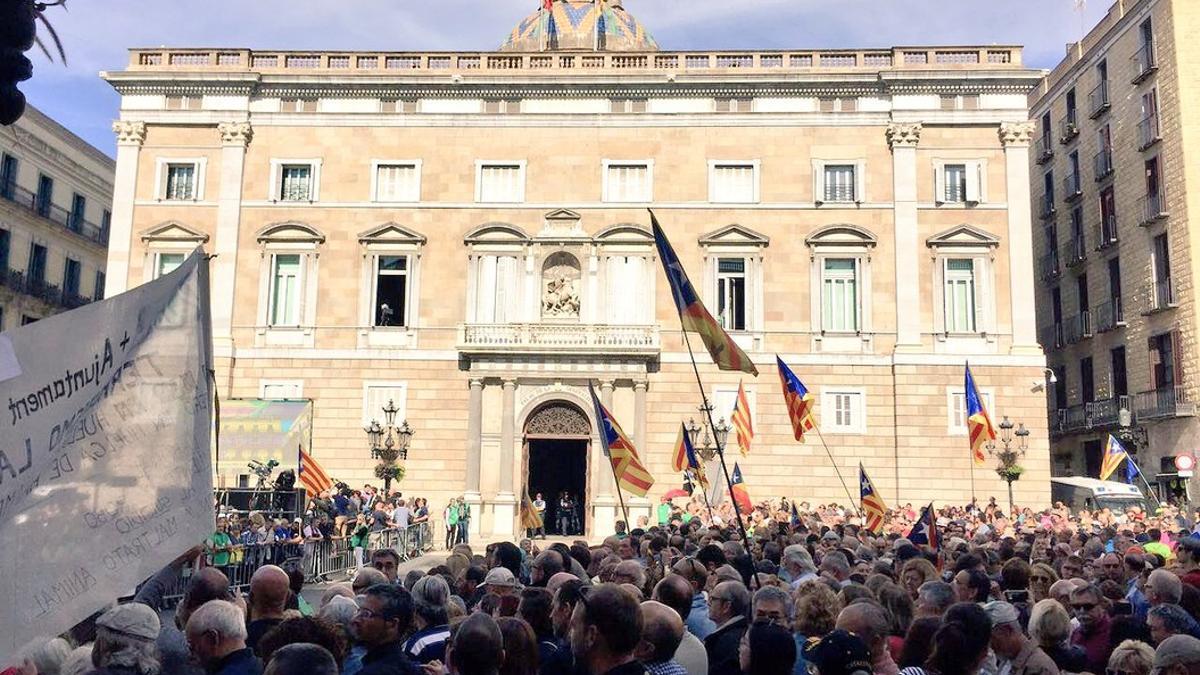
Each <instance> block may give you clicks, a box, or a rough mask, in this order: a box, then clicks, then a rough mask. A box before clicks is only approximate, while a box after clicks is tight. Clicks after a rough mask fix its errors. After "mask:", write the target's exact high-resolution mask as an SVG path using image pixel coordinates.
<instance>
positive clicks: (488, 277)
mask: <svg viewBox="0 0 1200 675" xmlns="http://www.w3.org/2000/svg"><path fill="white" fill-rule="evenodd" d="M477 272H478V274H477V276H478V278H477V280H476V281H477V285H476V290H475V297H476V305H475V320H476V322H477V323H482V324H488V323H508V322H509V321H515V320H517V319H518V317H519V315H520V313H519V311H518V304H517V303H518V298H519V295H518V293H519V284H518V281H517V258H516V256H511V255H488V256H483V257H481V258H480V259H479V267H478V268H477Z"/></svg>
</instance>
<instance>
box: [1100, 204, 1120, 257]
mask: <svg viewBox="0 0 1200 675" xmlns="http://www.w3.org/2000/svg"><path fill="white" fill-rule="evenodd" d="M1118 239H1119V237H1118V233H1117V214H1115V213H1109V214H1107V215H1103V216H1101V217H1100V222H1099V223H1096V250H1097V251H1102V250H1104V249H1106V248H1108V247H1110V246H1116V245H1117V241H1118Z"/></svg>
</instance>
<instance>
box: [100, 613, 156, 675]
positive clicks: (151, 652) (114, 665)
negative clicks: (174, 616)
mask: <svg viewBox="0 0 1200 675" xmlns="http://www.w3.org/2000/svg"><path fill="white" fill-rule="evenodd" d="M160 627H161V625H160V624H159V621H158V614H156V613H155V612H154V610H152V609H150V608H149V607H147V606H145V605H143V604H140V603H136V602H134V603H130V604H127V605H118V606H117V607H114V608H113V609H110V610H108V611H107V612H105V613H104V614H103V615H101V616H100V618H99V619H97V620H96V642H95V644H94V645H93V646H92V663H93V664H94V665H95V666H96V670H94V671H92V673H93V675H158V673H159V672H160V670H161V668H162V664H161V663H160V662H159V660H158V647H157V645H156V644H155V640H157V639H158V631H159V628H160Z"/></svg>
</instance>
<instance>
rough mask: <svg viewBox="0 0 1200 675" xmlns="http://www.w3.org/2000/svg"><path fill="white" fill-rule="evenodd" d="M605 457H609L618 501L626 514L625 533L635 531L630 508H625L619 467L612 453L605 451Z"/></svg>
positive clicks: (609, 465)
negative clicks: (618, 471) (614, 461)
mask: <svg viewBox="0 0 1200 675" xmlns="http://www.w3.org/2000/svg"><path fill="white" fill-rule="evenodd" d="M604 455H605V457H607V458H608V468H610V469H612V474H613V483H614V484H615V485H616V488H617V501H619V502H620V503H621V513H622V514H624V515H625V533H626V534H628V533H630V532H632V531H633V523H631V522H629V509H627V508H625V495H623V494H622V493H621V479H620V478H618V477H617V467H615V466H613V462H612V455H609V454H608V451H607V450H605V451H604Z"/></svg>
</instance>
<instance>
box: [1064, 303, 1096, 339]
mask: <svg viewBox="0 0 1200 675" xmlns="http://www.w3.org/2000/svg"><path fill="white" fill-rule="evenodd" d="M1090 337H1092V315H1091V312H1089V311H1088V310H1086V309H1085V310H1083V311H1082V312H1080V313H1078V314H1076V315H1074V316H1069V317H1067V321H1066V323H1065V324H1063V338H1064V339H1065V340H1066V343H1067V344H1069V345H1073V344H1076V343H1078V342H1082V341H1083V340H1086V339H1088V338H1090Z"/></svg>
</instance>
